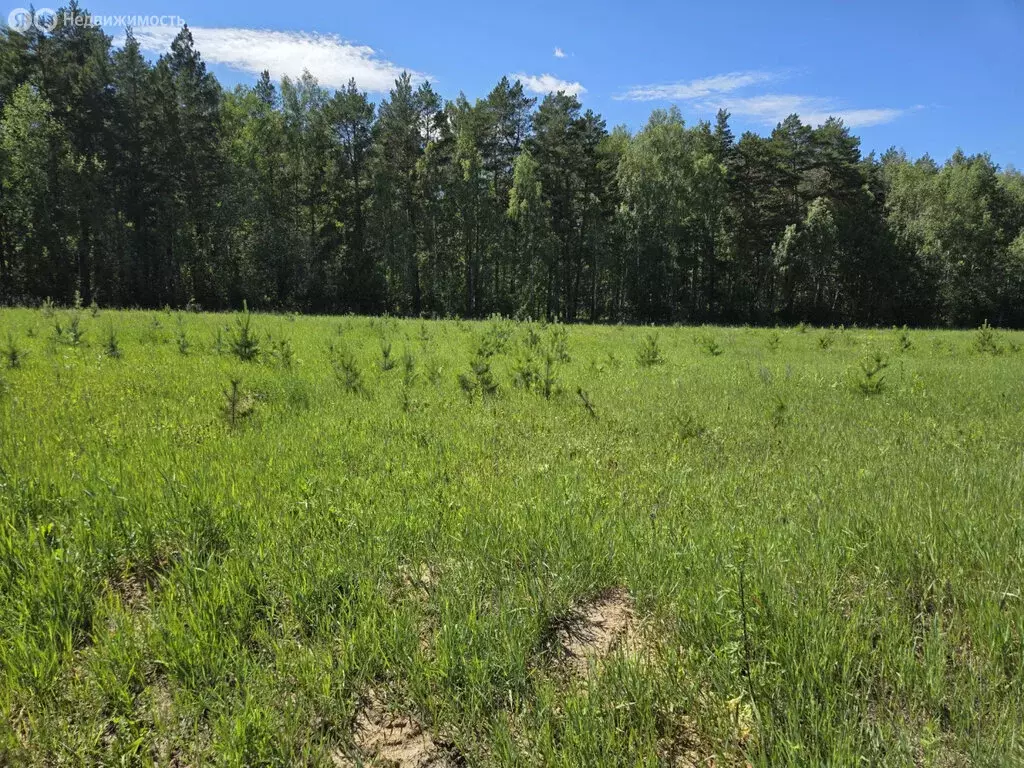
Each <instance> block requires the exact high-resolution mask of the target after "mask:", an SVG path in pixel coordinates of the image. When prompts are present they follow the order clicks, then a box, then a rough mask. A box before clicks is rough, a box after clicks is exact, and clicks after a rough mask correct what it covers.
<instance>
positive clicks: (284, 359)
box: [269, 336, 295, 371]
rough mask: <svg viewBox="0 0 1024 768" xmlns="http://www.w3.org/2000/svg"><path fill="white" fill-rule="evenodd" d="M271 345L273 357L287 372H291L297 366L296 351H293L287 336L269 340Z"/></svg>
mask: <svg viewBox="0 0 1024 768" xmlns="http://www.w3.org/2000/svg"><path fill="white" fill-rule="evenodd" d="M269 343H270V355H271V357H272V358H273V359H274V361H275V362H276V363H277V364H278V365H280V366H281V367H282V368H284V369H285V370H286V371H290V370H291V369H292V366H293V365H294V364H295V351H294V350H293V349H292V343H291V341H290V340H289V339H288V337H287V336H281V337H278V338H276V339H275V338H271V339H269Z"/></svg>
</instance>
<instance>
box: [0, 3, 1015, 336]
mask: <svg viewBox="0 0 1024 768" xmlns="http://www.w3.org/2000/svg"><path fill="white" fill-rule="evenodd" d="M70 12H71V13H78V14H81V13H86V12H85V11H80V10H79V9H77V7H75V6H73V7H72V8H71V9H70ZM63 15H64V11H62V12H61V13H59V14H58V17H61V16H63ZM0 108H2V112H0V115H2V117H0V182H2V183H0V302H4V303H33V302H38V301H40V300H42V299H44V298H45V297H50V298H52V299H53V300H55V301H57V302H69V301H71V300H72V297H73V296H75V294H76V292H78V294H79V295H80V296H81V298H82V299H83V300H84V301H85V302H86V303H89V302H91V301H96V302H98V303H100V304H101V305H108V306H140V307H162V306H165V305H171V306H186V305H189V304H192V305H200V306H202V307H203V308H207V309H223V308H237V307H239V306H241V305H242V303H243V301H247V302H248V304H249V306H251V307H259V308H261V309H268V310H270V309H291V310H300V311H304V312H317V313H340V312H357V313H382V312H391V313H396V314H403V315H424V316H433V315H439V316H445V315H458V316H463V317H481V316H487V315H490V314H492V313H501V314H504V315H509V316H523V317H527V316H528V317H532V318H541V317H547V318H554V317H557V318H560V319H562V320H564V321H567V322H572V321H580V320H586V321H595V322H601V321H620V320H621V321H633V322H728V323H776V322H796V321H808V322H812V323H817V324H839V323H847V324H851V323H860V324H875V325H879V324H892V323H896V324H904V323H906V324H911V325H952V326H964V325H976V324H979V323H980V322H981V321H982V320H984V319H988V320H990V321H991V322H993V323H996V324H1001V325H1012V326H1018V327H1019V326H1024V177H1022V175H1021V174H1020V173H1018V172H1016V171H1014V170H1012V169H1010V170H1001V169H1000V168H999V167H998V166H996V165H995V164H994V163H993V162H992V160H991V159H990V158H989V156H988V155H986V154H980V155H971V156H968V155H965V154H964V153H962V152H960V151H957V152H956V153H955V154H954V155H953V156H952V157H951V158H949V159H948V160H947V161H946V162H945V163H942V164H939V163H937V162H935V161H934V160H932V159H931V158H930V157H928V156H925V157H922V158H920V159H911V158H908V157H907V156H906V155H905V154H904V153H902V152H899V151H896V150H889V151H888V152H886V153H884V154H883V155H881V156H875V155H874V154H870V155H867V156H863V155H862V153H861V151H860V141H859V139H858V138H857V137H856V136H854V135H852V134H851V132H850V131H849V129H848V128H847V127H845V126H844V125H843V123H842V122H841V121H840V120H836V119H830V120H828V121H827V122H825V123H824V124H823V125H821V126H819V127H812V126H809V125H804V124H802V123H801V121H800V119H799V118H798V117H797V116H796V115H793V116H790V117H788V118H787V119H785V120H783V121H782V122H781V123H779V124H778V126H777V127H776V128H775V129H774V130H773V131H772V132H771V134H770V135H769V136H761V135H758V134H755V133H744V134H743V135H742V136H740V138H739V139H738V140H737V139H736V138H735V136H734V135H733V133H732V131H731V130H730V127H729V115H728V114H727V113H725V112H719V114H718V115H717V118H716V119H715V121H714V122H713V123H709V122H698V123H696V124H695V125H692V126H688V125H686V124H685V123H684V121H683V119H682V117H681V115H680V113H679V112H678V110H676V109H675V108H672V109H669V110H656V111H654V112H653V113H652V115H651V116H650V119H649V121H648V122H647V124H646V125H645V126H644V128H643V129H642V130H640V131H638V132H636V133H633V134H631V133H630V132H629V131H627V130H626V129H625V128H622V127H619V128H614V129H613V130H610V131H609V130H608V127H607V126H606V124H605V121H604V120H603V119H602V118H601V116H600V115H598V114H595V113H594V112H593V111H591V110H589V109H584V107H583V106H582V105H581V104H580V102H579V100H578V99H577V98H576V97H575V96H573V95H570V94H566V93H562V92H559V93H551V94H549V95H547V96H546V97H544V98H543V99H540V100H538V99H535V98H532V97H530V96H528V95H527V94H526V93H525V92H524V88H523V86H522V84H521V83H519V82H510V81H509V80H508V79H507V78H502V80H501V81H500V82H499V83H498V84H497V85H496V86H495V88H494V89H493V90H492V91H491V92H490V93H489V94H488V95H487V97H486V98H483V99H477V100H475V101H473V102H471V101H470V100H469V99H467V98H466V97H465V96H462V95H460V96H459V97H458V98H457V99H455V100H454V101H444V100H442V99H441V98H440V97H439V96H438V94H437V93H436V92H435V91H434V90H433V88H432V87H431V86H430V84H429V83H426V82H422V83H414V82H413V80H412V79H411V78H410V77H409V76H408V75H402V76H401V77H400V78H398V79H397V80H396V82H395V85H394V88H392V89H391V91H390V93H389V94H388V95H387V96H386V97H385V98H383V99H382V100H381V101H380V102H379V103H377V104H374V103H372V102H371V101H370V99H369V98H368V97H367V94H366V93H364V92H362V91H360V90H359V88H358V86H357V84H356V83H355V82H350V83H349V84H348V86H347V87H346V88H341V89H338V90H334V91H331V90H330V89H326V88H323V87H321V86H320V85H319V84H318V83H317V81H316V79H315V78H313V77H312V76H311V75H309V74H308V73H307V74H304V75H303V76H302V77H301V78H298V79H295V80H293V79H289V78H284V79H282V80H281V82H280V84H279V85H277V84H275V83H274V82H272V80H271V78H270V77H269V75H268V74H267V73H264V74H263V75H262V77H260V78H259V80H258V82H257V83H256V84H255V85H254V86H252V87H247V86H237V87H236V88H234V89H233V90H230V91H226V90H225V89H223V88H222V87H221V86H220V84H219V83H218V82H217V80H216V78H215V77H214V76H213V75H212V74H211V73H209V72H208V71H207V69H206V66H205V64H204V63H203V61H202V58H201V56H200V53H199V52H198V51H197V50H196V48H195V46H194V43H193V39H192V35H191V34H190V32H189V30H188V28H187V27H185V28H183V29H182V30H181V32H180V33H179V34H178V36H177V37H176V39H175V40H174V42H173V44H172V46H171V48H170V51H169V52H168V53H166V54H165V55H163V56H161V57H160V58H159V60H158V61H156V62H155V63H152V64H151V63H150V62H148V61H147V60H146V59H145V58H144V57H143V56H142V54H141V52H140V49H139V45H138V43H137V42H136V40H135V39H134V38H133V37H132V35H131V33H130V32H129V34H128V35H127V38H126V41H125V43H124V45H123V47H121V48H119V49H114V48H113V46H112V43H111V39H110V38H109V37H108V36H107V35H106V34H104V33H103V31H102V30H101V29H98V28H95V27H88V26H75V25H66V26H65V25H60V24H58V26H57V27H56V28H55V29H54V30H53V31H52V32H51V33H42V32H39V31H38V30H35V29H33V30H30V31H29V32H27V33H21V32H17V31H14V30H10V29H4V30H3V31H2V32H0Z"/></svg>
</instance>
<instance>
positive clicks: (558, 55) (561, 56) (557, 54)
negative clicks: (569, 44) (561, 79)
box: [555, 48, 565, 59]
mask: <svg viewBox="0 0 1024 768" xmlns="http://www.w3.org/2000/svg"><path fill="white" fill-rule="evenodd" d="M555 58H556V59H564V58H565V51H563V50H562V49H561V48H555Z"/></svg>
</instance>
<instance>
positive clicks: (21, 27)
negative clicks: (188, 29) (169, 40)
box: [7, 8, 185, 32]
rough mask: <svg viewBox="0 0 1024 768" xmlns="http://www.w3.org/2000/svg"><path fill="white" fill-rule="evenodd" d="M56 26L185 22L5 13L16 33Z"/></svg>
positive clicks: (44, 11)
mask: <svg viewBox="0 0 1024 768" xmlns="http://www.w3.org/2000/svg"><path fill="white" fill-rule="evenodd" d="M58 24H60V25H62V26H65V27H183V26H185V20H184V19H183V18H181V16H178V15H177V14H166V15H162V16H161V15H156V14H148V15H138V14H136V15H127V14H125V15H119V16H101V15H99V14H91V13H73V12H71V11H65V12H64V13H61V14H58V13H57V11H55V10H53V9H52V8H38V9H36V10H35V11H32V10H29V9H28V8H15V9H14V10H13V11H11V12H10V13H9V14H7V26H8V27H10V28H11V29H13V30H16V31H18V32H28V31H29V30H30V29H32V28H33V27H35V28H36V29H38V30H39V31H40V32H53V30H55V29H56V28H57V25H58Z"/></svg>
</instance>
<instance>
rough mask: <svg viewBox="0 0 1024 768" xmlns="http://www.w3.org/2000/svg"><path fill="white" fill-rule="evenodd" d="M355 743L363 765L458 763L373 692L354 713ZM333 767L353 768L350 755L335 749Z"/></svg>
mask: <svg viewBox="0 0 1024 768" xmlns="http://www.w3.org/2000/svg"><path fill="white" fill-rule="evenodd" d="M354 735H355V742H356V747H357V748H358V750H359V756H360V759H361V760H363V761H364V762H365V764H367V765H374V766H390V767H392V768H448V767H449V766H455V765H458V764H459V761H458V760H457V759H455V757H454V756H453V755H452V753H451V750H450V749H448V748H447V747H445V746H442V745H440V744H438V742H437V740H436V739H435V737H434V735H433V734H432V733H431V732H430V731H429V730H427V729H426V728H424V727H423V726H422V725H421V724H420V723H419V722H418V721H416V720H415V719H414V718H412V717H408V716H404V715H398V714H395V713H393V712H389V711H388V709H387V708H386V707H385V706H384V703H383V702H382V701H381V700H380V699H378V698H377V697H376V696H374V695H373V694H371V695H370V699H369V703H368V704H367V705H366V706H365V707H363V709H362V711H361V712H360V713H359V714H358V715H357V716H356V723H355V734H354ZM332 759H333V761H334V765H335V766H336V767H337V768H354V766H356V765H358V763H357V762H356V761H355V760H354V759H353V758H351V757H349V756H347V755H345V754H342V753H341V752H335V754H334V755H333V758H332Z"/></svg>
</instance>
